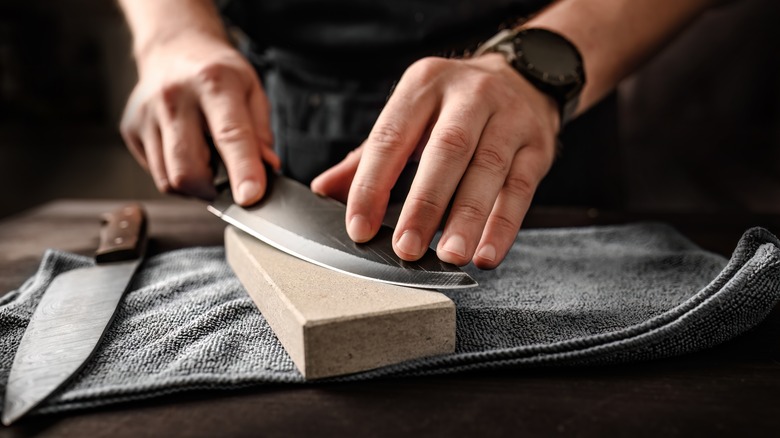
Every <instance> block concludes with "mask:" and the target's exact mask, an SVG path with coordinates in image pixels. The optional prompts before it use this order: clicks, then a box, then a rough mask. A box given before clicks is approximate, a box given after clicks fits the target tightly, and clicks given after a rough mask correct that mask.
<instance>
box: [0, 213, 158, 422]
mask: <svg viewBox="0 0 780 438" xmlns="http://www.w3.org/2000/svg"><path fill="white" fill-rule="evenodd" d="M145 248H146V218H145V214H144V211H143V209H142V207H141V206H140V205H138V204H130V205H126V206H123V207H122V208H120V209H118V210H116V211H114V212H112V213H108V214H106V215H104V216H103V224H102V226H101V230H100V246H99V248H98V250H97V252H96V254H95V261H96V265H95V266H90V267H85V268H80V269H74V270H72V271H68V272H65V273H63V274H60V275H58V276H57V277H55V278H54V280H53V281H52V282H51V284H50V285H49V287H48V288H47V289H46V291H45V292H44V294H43V297H42V298H41V301H40V303H38V306H37V307H36V309H35V312H34V313H33V316H32V318H31V319H30V324H29V325H28V326H27V329H26V330H25V332H24V335H23V336H22V341H21V343H20V344H19V348H18V349H17V351H16V357H15V358H14V362H13V365H12V366H11V373H10V375H9V377H8V386H7V387H6V391H5V402H4V406H3V415H2V421H3V424H5V425H6V426H8V425H10V424H11V423H13V422H15V421H16V420H18V419H19V418H21V417H22V416H23V415H24V414H26V413H27V412H29V411H31V410H32V409H33V408H35V407H36V406H38V405H40V404H41V403H42V402H43V401H44V400H46V398H47V397H48V396H49V395H51V394H52V393H53V392H55V391H56V390H58V389H59V388H61V387H62V386H63V385H64V384H65V383H67V382H68V381H69V380H70V378H71V377H73V376H74V375H75V374H76V373H77V372H78V371H79V370H80V369H81V368H82V366H83V365H84V364H85V363H86V362H87V360H88V359H89V358H90V356H91V355H92V353H93V352H94V351H95V349H96V347H97V345H98V344H99V343H100V340H101V338H102V337H103V333H104V332H105V331H106V328H108V326H109V325H110V324H111V321H112V319H113V317H114V313H115V311H116V308H117V305H118V304H119V301H120V300H121V298H122V295H124V292H125V289H127V286H128V284H129V283H130V279H131V278H132V277H133V274H134V273H135V271H136V268H138V265H140V264H141V261H142V259H143V254H144V250H145Z"/></svg>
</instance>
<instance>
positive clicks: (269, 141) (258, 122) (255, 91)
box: [249, 83, 282, 170]
mask: <svg viewBox="0 0 780 438" xmlns="http://www.w3.org/2000/svg"><path fill="white" fill-rule="evenodd" d="M249 114H250V117H251V120H252V127H253V128H254V132H255V135H256V137H257V142H258V144H260V148H261V149H260V152H261V157H262V159H263V162H265V163H268V164H270V165H271V167H273V168H274V169H276V170H279V169H280V168H281V167H282V160H281V159H280V158H279V156H278V155H277V154H276V152H274V136H273V133H272V132H271V116H270V114H271V111H270V105H269V104H268V98H267V97H266V95H265V93H264V92H263V89H262V88H261V86H260V84H258V83H255V85H254V86H253V87H252V90H251V91H250V92H249Z"/></svg>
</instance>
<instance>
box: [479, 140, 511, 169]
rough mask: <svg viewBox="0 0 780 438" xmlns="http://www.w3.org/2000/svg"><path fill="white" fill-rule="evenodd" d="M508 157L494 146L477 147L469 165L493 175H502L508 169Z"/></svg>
mask: <svg viewBox="0 0 780 438" xmlns="http://www.w3.org/2000/svg"><path fill="white" fill-rule="evenodd" d="M509 164H510V160H509V158H508V157H507V156H506V155H505V154H503V153H501V151H500V149H499V148H497V147H495V146H484V147H482V148H480V149H477V152H476V153H475V154H474V158H473V159H472V160H471V166H473V167H476V168H477V169H480V170H483V171H486V172H488V173H490V174H494V175H503V174H505V173H506V171H507V170H508V169H509Z"/></svg>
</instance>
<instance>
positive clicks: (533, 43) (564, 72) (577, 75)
mask: <svg viewBox="0 0 780 438" xmlns="http://www.w3.org/2000/svg"><path fill="white" fill-rule="evenodd" d="M486 53H500V54H502V55H504V57H505V58H506V60H507V62H509V65H511V66H512V67H514V69H515V70H517V71H518V72H519V73H520V74H521V75H523V77H524V78H526V79H527V80H528V81H529V82H530V83H531V84H532V85H533V86H534V87H536V88H537V89H538V90H539V91H541V92H543V93H545V94H547V95H549V96H550V97H552V98H553V99H554V100H555V101H556V102H557V103H558V107H559V109H560V114H561V126H563V125H564V124H566V122H568V121H569V120H571V118H572V117H573V116H574V112H575V111H576V109H577V104H578V103H579V100H580V93H581V92H582V88H583V87H584V86H585V70H584V68H583V65H582V55H580V52H579V50H577V47H576V46H575V45H574V44H572V43H571V41H569V40H567V39H566V38H565V37H563V36H562V35H560V34H557V33H555V32H552V31H549V30H546V29H539V28H529V29H522V30H516V29H506V30H502V31H501V32H499V33H498V34H496V35H495V36H493V37H492V38H491V39H489V40H487V41H486V42H485V43H483V44H481V45H480V46H479V47H478V48H477V50H476V51H475V52H474V54H473V55H472V57H477V56H481V55H484V54H486Z"/></svg>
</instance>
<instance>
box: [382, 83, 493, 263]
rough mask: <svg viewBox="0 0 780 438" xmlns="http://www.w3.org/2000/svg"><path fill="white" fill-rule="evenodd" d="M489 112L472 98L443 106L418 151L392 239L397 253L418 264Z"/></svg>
mask: <svg viewBox="0 0 780 438" xmlns="http://www.w3.org/2000/svg"><path fill="white" fill-rule="evenodd" d="M489 115H490V111H489V110H488V109H487V108H486V107H485V106H483V105H482V104H480V103H475V101H474V100H473V99H471V98H467V97H466V98H460V99H459V100H458V101H454V102H452V103H451V104H446V103H445V105H444V108H443V109H442V112H441V114H440V115H439V119H438V121H437V122H436V124H435V125H434V127H433V130H432V131H431V137H430V140H429V141H428V144H427V145H426V146H425V149H424V150H423V153H422V157H421V158H420V165H419V168H418V170H417V174H416V175H415V177H414V181H413V182H412V187H411V188H410V189H409V194H408V195H407V197H406V201H405V202H404V206H403V209H402V210H401V216H400V217H399V219H398V225H397V227H396V229H395V233H394V235H393V242H394V249H395V251H396V254H398V256H399V257H401V258H402V259H404V260H417V259H419V258H420V257H421V256H422V255H423V254H424V253H425V250H426V249H427V248H428V245H429V244H430V242H431V239H433V235H434V234H435V233H436V229H437V228H438V226H439V224H440V223H441V220H442V217H443V215H444V211H445V210H446V209H447V205H448V204H449V201H450V199H451V198H452V195H453V193H455V189H456V188H457V187H458V183H459V182H460V180H461V177H462V176H463V174H464V172H465V170H466V167H467V166H468V164H469V161H470V160H471V156H472V155H473V153H474V149H475V148H476V146H477V142H478V141H479V138H480V134H481V133H482V131H483V129H484V127H485V124H486V123H487V120H488V117H489Z"/></svg>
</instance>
